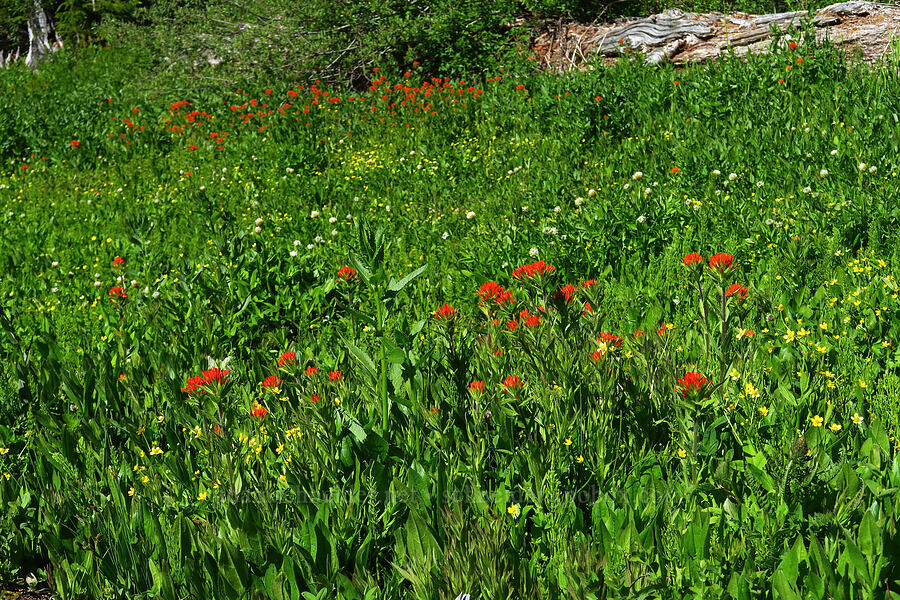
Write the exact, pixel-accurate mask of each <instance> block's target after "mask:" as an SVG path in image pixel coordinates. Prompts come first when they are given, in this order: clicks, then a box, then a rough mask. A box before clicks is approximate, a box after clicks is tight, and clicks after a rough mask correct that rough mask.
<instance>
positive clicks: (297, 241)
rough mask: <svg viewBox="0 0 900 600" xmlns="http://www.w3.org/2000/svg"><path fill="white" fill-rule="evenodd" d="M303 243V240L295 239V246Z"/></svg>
mask: <svg viewBox="0 0 900 600" xmlns="http://www.w3.org/2000/svg"><path fill="white" fill-rule="evenodd" d="M301 244H303V242H301V241H300V240H294V245H295V246H300V245H301Z"/></svg>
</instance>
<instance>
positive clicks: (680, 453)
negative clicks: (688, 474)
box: [675, 448, 687, 458]
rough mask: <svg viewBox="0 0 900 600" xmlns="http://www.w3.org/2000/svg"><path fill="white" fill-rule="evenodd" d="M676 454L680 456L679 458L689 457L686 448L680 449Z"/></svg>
mask: <svg viewBox="0 0 900 600" xmlns="http://www.w3.org/2000/svg"><path fill="white" fill-rule="evenodd" d="M675 454H677V455H678V458H685V457H686V456H687V450H685V449H684V448H679V449H678V452H676V453H675Z"/></svg>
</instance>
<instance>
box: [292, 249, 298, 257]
mask: <svg viewBox="0 0 900 600" xmlns="http://www.w3.org/2000/svg"><path fill="white" fill-rule="evenodd" d="M296 256H297V251H296V250H291V258H295V257H296Z"/></svg>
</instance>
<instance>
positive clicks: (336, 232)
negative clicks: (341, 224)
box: [331, 229, 338, 237]
mask: <svg viewBox="0 0 900 600" xmlns="http://www.w3.org/2000/svg"><path fill="white" fill-rule="evenodd" d="M337 234H338V230H337V229H332V230H331V237H334V236H336V235H337Z"/></svg>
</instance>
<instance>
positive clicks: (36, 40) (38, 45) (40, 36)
mask: <svg viewBox="0 0 900 600" xmlns="http://www.w3.org/2000/svg"><path fill="white" fill-rule="evenodd" d="M32 3H33V5H32V9H31V15H30V16H29V17H28V55H27V56H26V57H25V64H26V65H28V66H29V67H36V66H37V64H38V62H40V61H41V59H43V58H44V57H45V56H47V55H48V54H50V53H51V52H52V51H53V50H54V47H53V46H51V45H50V34H51V32H52V29H53V28H52V26H51V24H50V20H49V19H48V18H47V13H45V12H44V9H43V7H41V3H40V0H32Z"/></svg>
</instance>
